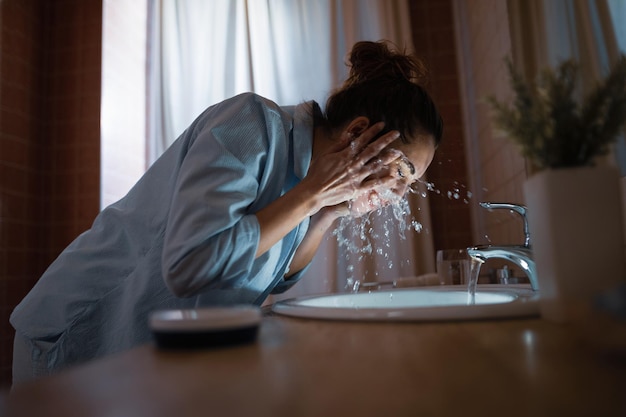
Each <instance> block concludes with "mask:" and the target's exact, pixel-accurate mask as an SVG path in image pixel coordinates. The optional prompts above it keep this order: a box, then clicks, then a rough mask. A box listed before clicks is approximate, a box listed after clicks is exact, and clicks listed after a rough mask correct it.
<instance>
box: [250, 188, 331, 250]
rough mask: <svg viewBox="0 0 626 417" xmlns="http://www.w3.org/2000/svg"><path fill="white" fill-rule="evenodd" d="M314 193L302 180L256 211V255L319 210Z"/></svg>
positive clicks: (267, 248)
mask: <svg viewBox="0 0 626 417" xmlns="http://www.w3.org/2000/svg"><path fill="white" fill-rule="evenodd" d="M319 209H320V207H319V202H318V199H317V197H316V193H315V192H313V191H312V190H309V189H308V188H307V185H306V183H305V182H304V181H302V182H300V183H299V184H297V185H296V186H295V187H294V188H292V189H291V190H290V191H288V192H287V193H285V194H284V195H283V196H281V197H280V198H278V199H276V200H275V201H274V202H272V203H271V204H269V205H268V206H266V207H265V208H263V209H262V210H260V211H258V212H257V213H256V217H257V220H258V222H259V227H260V229H261V233H260V237H259V245H258V248H257V252H256V256H257V257H259V256H260V255H262V254H263V253H265V252H267V251H268V250H269V249H270V248H271V247H272V246H273V245H275V244H276V243H277V242H278V241H280V240H281V239H282V238H284V237H285V236H286V235H287V234H288V233H289V232H290V231H291V230H293V229H294V228H295V227H296V226H297V225H298V224H300V223H301V222H302V221H303V220H304V219H305V218H307V217H309V216H311V215H313V214H315V213H316V212H317V211H319Z"/></svg>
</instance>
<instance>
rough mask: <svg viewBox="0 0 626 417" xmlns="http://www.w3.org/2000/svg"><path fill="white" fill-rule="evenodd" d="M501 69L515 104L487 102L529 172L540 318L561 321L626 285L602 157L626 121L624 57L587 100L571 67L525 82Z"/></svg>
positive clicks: (617, 217) (608, 169)
mask: <svg viewBox="0 0 626 417" xmlns="http://www.w3.org/2000/svg"><path fill="white" fill-rule="evenodd" d="M507 66H508V69H509V75H510V81H511V87H512V89H513V93H514V100H513V103H512V104H511V105H509V104H505V103H502V102H500V101H498V100H496V99H495V98H494V97H489V98H488V100H489V103H490V104H491V108H492V110H493V116H494V122H495V125H496V126H497V127H498V128H500V129H501V130H503V131H504V132H505V133H506V134H507V135H508V137H509V138H510V139H511V140H513V141H514V142H515V143H516V144H517V145H518V146H519V148H520V149H521V152H522V154H523V155H524V156H525V157H526V158H527V160H528V161H529V162H530V164H531V166H532V167H533V170H532V171H533V174H532V175H531V176H530V178H528V179H527V180H526V182H525V183H524V197H525V200H526V205H527V207H528V220H529V227H530V232H531V239H532V243H531V244H532V247H533V255H534V259H535V263H536V267H537V276H538V283H539V291H540V298H541V313H542V316H543V317H544V318H547V319H549V320H552V321H556V322H566V321H570V320H572V318H573V317H575V316H578V315H579V313H580V312H581V311H584V309H587V308H589V306H590V305H591V303H592V302H593V300H594V298H595V297H597V296H598V295H599V294H602V293H605V292H607V291H610V290H611V289H614V288H616V287H617V286H619V285H620V284H621V283H623V282H624V280H625V277H624V275H625V270H626V268H625V265H624V264H625V257H624V249H625V247H624V236H623V234H624V232H623V231H624V228H623V226H622V223H623V217H622V211H621V197H620V195H621V193H620V185H619V173H618V171H617V169H616V168H615V167H613V166H611V164H607V163H606V161H607V158H600V157H602V156H603V155H606V154H607V153H608V152H609V150H610V147H611V144H613V143H614V142H615V141H616V139H617V137H618V136H619V134H620V132H621V130H622V128H623V126H624V123H625V122H626V57H624V56H621V57H620V58H619V60H618V61H617V62H616V64H615V65H614V66H613V67H612V68H611V70H610V72H609V73H608V75H607V76H606V77H605V78H604V79H602V80H600V81H599V82H597V83H596V84H595V86H594V87H593V88H591V90H590V91H589V92H588V93H587V94H583V92H582V87H581V86H580V84H581V82H580V81H581V79H580V78H579V72H578V64H577V63H576V62H575V61H574V60H567V61H563V62H562V63H561V64H560V65H559V66H558V67H557V68H556V69H550V68H548V69H545V70H543V71H542V72H541V73H540V75H539V77H537V79H536V80H531V81H527V80H525V79H524V77H523V76H522V75H521V74H519V73H518V72H516V71H515V68H514V67H513V64H512V62H511V61H510V60H508V61H507Z"/></svg>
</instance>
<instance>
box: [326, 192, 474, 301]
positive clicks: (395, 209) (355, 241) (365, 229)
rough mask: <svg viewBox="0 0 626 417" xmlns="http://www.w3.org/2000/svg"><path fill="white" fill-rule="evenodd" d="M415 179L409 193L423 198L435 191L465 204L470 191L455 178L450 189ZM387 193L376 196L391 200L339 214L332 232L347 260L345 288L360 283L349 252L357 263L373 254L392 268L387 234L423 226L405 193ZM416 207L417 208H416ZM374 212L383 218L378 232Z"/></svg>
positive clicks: (403, 236)
mask: <svg viewBox="0 0 626 417" xmlns="http://www.w3.org/2000/svg"><path fill="white" fill-rule="evenodd" d="M418 182H419V184H417V185H418V186H417V187H412V188H410V189H409V193H411V194H415V195H417V196H419V197H422V198H426V197H427V196H428V193H429V192H430V193H434V194H437V195H445V196H447V197H448V198H449V199H453V200H460V201H463V202H464V203H465V204H468V203H469V200H470V199H471V198H472V192H471V191H468V190H467V187H466V186H465V185H463V184H460V183H459V182H457V181H454V183H453V187H452V189H451V190H449V191H447V192H445V193H444V192H442V191H441V190H439V189H438V188H437V187H436V186H435V184H434V183H432V182H426V181H423V180H418ZM424 188H425V190H424ZM388 193H389V195H385V193H383V194H381V195H380V198H381V199H382V200H385V199H386V200H389V201H395V203H393V204H389V205H387V206H385V207H380V208H378V209H377V210H374V211H372V212H370V213H368V214H365V215H363V216H361V217H358V218H355V217H349V216H347V217H343V218H341V220H340V221H339V224H338V225H337V227H336V228H335V230H333V232H332V235H333V236H334V237H335V238H336V239H337V243H338V245H339V248H340V249H343V251H344V253H345V259H346V261H347V262H348V266H347V268H346V272H347V278H346V289H347V290H349V291H353V292H357V291H358V290H359V289H360V287H361V280H360V279H356V278H355V277H354V273H355V265H354V264H353V263H350V262H351V259H352V257H353V256H356V262H355V263H361V262H362V261H363V259H364V258H365V257H367V256H371V255H377V256H379V257H382V258H383V260H384V261H385V262H386V266H387V268H388V269H392V268H393V267H394V263H393V261H392V259H390V250H391V249H392V248H391V242H392V240H391V237H392V236H398V237H399V238H400V239H401V240H406V233H407V232H408V231H415V232H417V233H421V232H422V231H423V230H424V227H423V225H422V224H421V223H420V222H419V221H417V220H416V219H415V218H414V217H413V215H412V213H411V208H410V205H409V201H408V193H407V195H405V196H404V197H403V198H402V199H400V200H398V199H397V197H396V196H394V195H393V193H392V192H391V191H388ZM417 210H418V211H419V210H420V208H418V209H417ZM374 216H379V217H381V218H384V219H385V220H384V222H383V224H382V232H380V231H377V230H376V228H374V224H373V218H374ZM374 245H377V247H376V248H374ZM353 262H354V261H353ZM404 262H406V264H408V263H409V260H408V259H407V260H405V261H404ZM375 275H378V272H375ZM474 287H475V286H474ZM472 297H473V294H472Z"/></svg>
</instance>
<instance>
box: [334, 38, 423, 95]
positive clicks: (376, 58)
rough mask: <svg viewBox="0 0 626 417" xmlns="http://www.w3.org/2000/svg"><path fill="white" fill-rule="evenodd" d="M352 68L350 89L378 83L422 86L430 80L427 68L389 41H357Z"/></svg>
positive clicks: (351, 59) (351, 58) (351, 56)
mask: <svg viewBox="0 0 626 417" xmlns="http://www.w3.org/2000/svg"><path fill="white" fill-rule="evenodd" d="M349 65H350V75H349V77H348V80H346V83H345V85H346V86H348V85H354V84H358V83H362V82H368V81H375V80H378V81H401V80H405V81H408V82H413V83H416V84H420V83H421V82H422V81H423V79H424V78H425V77H426V68H425V67H424V64H423V63H422V62H421V61H420V60H419V59H418V58H417V57H415V56H413V55H408V54H406V53H404V52H399V51H398V50H397V48H396V47H395V46H393V44H392V43H391V42H389V41H378V42H371V41H361V42H357V43H356V44H355V45H354V47H353V48H352V52H351V53H350V56H349Z"/></svg>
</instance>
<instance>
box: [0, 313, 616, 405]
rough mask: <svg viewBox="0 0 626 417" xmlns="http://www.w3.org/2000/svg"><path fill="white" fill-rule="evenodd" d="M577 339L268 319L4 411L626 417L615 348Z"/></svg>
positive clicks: (564, 331)
mask: <svg viewBox="0 0 626 417" xmlns="http://www.w3.org/2000/svg"><path fill="white" fill-rule="evenodd" d="M588 330H592V329H591V328H590V329H588ZM587 336H588V334H587V330H585V331H581V330H580V329H579V328H577V327H571V326H559V325H555V324H551V323H548V322H545V321H543V320H540V319H521V320H502V321H476V322H456V323H362V322H332V321H315V320H302V319H293V318H287V317H281V316H276V315H268V316H266V317H264V318H263V321H262V325H261V328H260V331H259V337H258V340H257V342H256V343H255V344H252V345H246V346H238V347H230V348H223V349H216V350H203V351H187V352H165V351H160V350H158V349H157V348H156V347H154V346H153V345H150V344H149V345H146V346H141V347H138V348H136V349H134V350H131V351H129V352H125V353H122V354H120V355H116V356H112V357H109V358H105V359H102V360H98V361H95V362H93V363H90V364H87V365H83V366H79V367H76V368H74V369H70V370H67V371H65V372H62V373H60V374H58V375H55V376H52V377H47V378H43V379H41V380H39V381H34V382H30V383H26V384H23V385H21V386H19V387H16V389H15V390H14V391H13V393H12V394H11V395H8V396H7V398H5V400H6V404H5V405H6V407H7V409H6V410H5V412H6V415H7V417H9V416H44V415H45V416H47V417H53V416H62V417H74V416H76V417H78V416H80V417H85V416H111V417H113V416H134V417H144V416H145V417H161V416H163V417H187V416H223V415H228V416H271V417H279V416H320V417H321V416H324V417H326V416H359V417H364V416H390V417H391V416H393V417H398V416H473V415H481V416H496V415H497V416H500V415H507V416H557V415H568V416H591V415H595V416H605V417H606V416H626V351H624V350H621V351H619V350H618V351H615V350H611V349H607V346H605V345H603V344H597V343H593V344H591V343H589V340H590V339H589V338H588V337H587ZM6 394H7V393H6V392H5V393H4V394H0V405H1V404H2V396H3V395H6ZM0 415H3V413H2V410H0Z"/></svg>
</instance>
